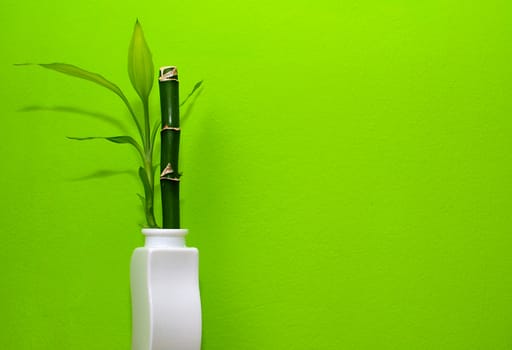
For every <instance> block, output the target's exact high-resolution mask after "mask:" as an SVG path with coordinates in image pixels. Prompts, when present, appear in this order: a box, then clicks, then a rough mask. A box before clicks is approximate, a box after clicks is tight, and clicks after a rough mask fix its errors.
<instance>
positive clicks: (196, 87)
mask: <svg viewBox="0 0 512 350" xmlns="http://www.w3.org/2000/svg"><path fill="white" fill-rule="evenodd" d="M201 85H203V81H202V80H200V81H198V82H197V83H196V85H194V87H193V88H192V91H190V93H189V94H188V95H187V97H185V99H184V100H183V102H181V103H180V107H181V106H183V105H184V104H185V103H187V101H188V99H189V98H190V97H192V95H193V94H194V93H195V92H196V91H197V89H199V88H200V87H201Z"/></svg>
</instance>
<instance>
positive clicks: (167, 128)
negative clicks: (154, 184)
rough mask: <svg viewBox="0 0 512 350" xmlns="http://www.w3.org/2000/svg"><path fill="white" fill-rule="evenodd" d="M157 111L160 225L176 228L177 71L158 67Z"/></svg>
mask: <svg viewBox="0 0 512 350" xmlns="http://www.w3.org/2000/svg"><path fill="white" fill-rule="evenodd" d="M158 85H159V87H160V110H161V113H162V130H161V135H160V136H161V141H162V142H161V152H160V186H161V190H162V219H163V220H162V221H163V222H162V227H163V228H180V175H179V171H178V156H179V147H180V98H179V82H178V70H177V69H176V67H174V66H170V67H161V68H160V78H159V84H158Z"/></svg>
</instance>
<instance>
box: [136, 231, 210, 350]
mask: <svg viewBox="0 0 512 350" xmlns="http://www.w3.org/2000/svg"><path fill="white" fill-rule="evenodd" d="M187 232H188V231H187V230H182V229H143V230H142V233H143V234H144V235H145V236H146V242H145V245H144V247H141V248H137V249H135V251H134V252H133V255H132V260H131V266H130V285H131V298H132V350H200V348H201V302H200V295H199V278H198V268H199V266H198V251H197V249H196V248H189V247H186V246H185V238H184V236H185V235H186V234H187Z"/></svg>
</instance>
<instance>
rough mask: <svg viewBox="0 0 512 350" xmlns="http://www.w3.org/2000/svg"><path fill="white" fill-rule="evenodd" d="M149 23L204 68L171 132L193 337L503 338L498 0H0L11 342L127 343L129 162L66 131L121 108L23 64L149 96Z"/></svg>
mask: <svg viewBox="0 0 512 350" xmlns="http://www.w3.org/2000/svg"><path fill="white" fill-rule="evenodd" d="M137 17H138V18H139V19H140V20H141V22H142V24H143V27H144V30H145V32H146V38H147V40H148V42H149V44H150V46H151V48H152V51H153V56H154V61H155V65H157V66H160V65H168V64H176V65H178V66H179V67H180V80H181V86H182V88H183V92H185V91H188V90H189V89H190V88H191V87H192V86H193V85H194V83H195V82H196V81H198V80H200V79H204V80H205V88H204V90H203V92H202V94H201V95H200V97H199V98H198V100H197V103H196V104H195V105H194V107H193V113H191V114H190V116H189V118H188V119H187V120H186V121H185V123H184V126H183V129H184V130H183V138H182V141H183V143H182V150H183V153H182V156H183V158H182V164H183V171H184V178H183V182H182V186H183V187H182V188H183V222H184V226H185V227H187V228H189V229H190V237H189V243H190V244H191V245H194V246H197V247H198V248H199V249H200V254H201V261H200V263H201V290H202V302H203V308H204V342H203V349H204V350H216V349H218V350H221V349H222V350H251V349H258V350H273V349H276V350H282V349H294V350H312V349H333V350H337V349H404V350H405V349H418V350H420V349H436V350H443V349H446V350H456V349H464V350H467V349H485V350H488V349H493V350H498V349H511V348H512V335H511V329H512V273H511V271H512V236H511V233H512V215H511V209H512V199H511V198H512V186H511V184H512V176H511V175H512V152H511V146H512V137H511V136H512V45H511V34H512V30H511V28H512V27H511V26H510V23H511V22H512V6H511V5H510V2H509V1H498V0H486V1H483V0H480V1H478V0H475V1H455V0H431V1H421V0H420V1H405V0H395V1H377V0H374V1H371V0H363V1H360V0H357V1H356V0H350V1H340V0H318V1H275V0H273V1H270V0H258V1H255V0H246V1H224V0H223V1H220V0H210V1H206V0H198V1H192V2H186V1H146V2H143V1H132V0H127V1H112V2H109V1H99V0H92V1H78V2H73V1H63V0H59V1H50V2H47V3H45V2H43V1H37V2H36V1H33V0H28V1H18V0H3V1H2V4H1V5H0V19H1V23H2V31H1V34H0V40H1V41H0V45H1V52H2V53H1V55H0V76H1V82H2V88H1V89H0V100H1V101H2V127H1V128H0V140H1V141H0V150H1V153H0V154H1V156H2V175H1V177H0V186H1V187H0V188H1V191H2V192H1V195H2V200H1V204H0V205H1V215H0V218H1V222H0V224H1V234H0V238H1V241H0V242H1V244H0V259H1V261H2V265H1V273H2V274H1V282H0V315H1V316H0V344H1V345H0V347H1V348H2V349H17V350H22V349H23V350H24V349H27V350H40V349H41V350H42V349H44V350H46V349H48V350H50V349H51V350H55V349H73V350H78V349H87V350H91V349H95V350H99V349H108V350H115V349H123V350H126V349H129V346H130V303H129V281H128V266H129V259H130V254H131V252H132V250H133V249H134V248H135V247H136V246H138V245H141V244H142V237H141V234H140V227H141V225H142V223H143V215H142V211H141V210H140V206H139V201H138V199H137V197H136V195H135V194H136V193H137V192H141V189H140V188H139V183H138V181H137V178H136V175H135V172H134V169H135V167H136V163H137V156H136V154H134V153H133V152H132V150H131V149H130V148H129V147H127V146H123V145H114V144H110V143H107V142H102V141H97V142H90V143H80V142H73V141H71V140H68V139H66V138H65V136H91V135H99V136H109V135H116V134H119V133H120V132H119V131H118V127H121V128H124V129H126V130H127V131H128V132H132V131H133V129H131V128H130V124H129V118H128V115H127V113H126V111H125V109H124V108H123V105H122V103H121V102H120V101H118V99H117V98H116V96H114V95H113V94H111V93H110V92H108V91H107V90H104V89H102V88H100V87H97V86H94V85H92V84H90V83H88V82H82V81H78V80H75V79H72V78H69V77H66V76H64V75H59V74H56V73H53V72H50V71H46V70H43V69H40V68H37V67H14V66H13V65H12V64H13V63H19V62H55V61H61V62H69V63H74V64H77V65H80V66H82V67H84V68H87V69H90V70H93V71H97V72H100V73H102V74H104V75H105V76H106V77H108V78H109V79H111V80H113V81H115V82H117V83H118V84H119V85H120V86H121V87H122V88H123V89H124V90H125V92H126V93H127V95H128V96H129V98H130V99H131V100H133V101H134V102H136V101H137V99H136V95H135V93H133V92H132V89H131V86H130V83H129V79H128V75H127V73H126V58H127V48H128V42H129V38H130V35H131V31H132V28H133V24H134V22H135V19H136V18H137ZM153 102H154V103H153V110H154V112H157V107H158V100H157V95H156V94H154V95H153ZM27 108H28V109H30V108H31V109H37V110H38V111H30V112H27V111H20V110H24V109H25V110H26V109H27ZM70 108H72V109H77V110H80V111H87V112H93V113H95V114H96V117H91V116H86V115H84V114H81V113H76V111H75V112H73V111H70ZM97 114H105V115H107V116H108V118H102V117H99V116H98V115H97ZM109 118H110V119H109ZM119 123H121V125H119Z"/></svg>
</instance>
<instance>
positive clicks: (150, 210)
mask: <svg viewBox="0 0 512 350" xmlns="http://www.w3.org/2000/svg"><path fill="white" fill-rule="evenodd" d="M151 164H152V160H151V157H150V158H149V159H146V162H145V164H144V171H145V172H146V176H147V178H148V182H149V190H148V191H146V192H147V193H145V198H146V205H145V208H146V221H147V224H148V225H149V227H158V225H157V224H156V220H155V211H154V193H155V191H154V189H155V180H154V178H155V174H154V171H153V166H152V165H151Z"/></svg>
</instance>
